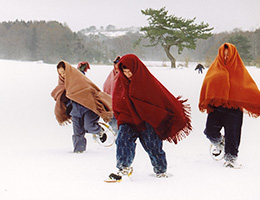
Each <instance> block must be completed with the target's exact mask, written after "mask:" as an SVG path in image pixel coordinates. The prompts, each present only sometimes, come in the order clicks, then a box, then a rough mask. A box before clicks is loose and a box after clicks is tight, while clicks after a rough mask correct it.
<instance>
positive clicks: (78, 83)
mask: <svg viewBox="0 0 260 200" xmlns="http://www.w3.org/2000/svg"><path fill="white" fill-rule="evenodd" d="M62 62H63V63H64V64H65V78H63V77H61V76H60V75H59V82H58V86H57V87H56V88H55V89H54V90H53V91H52V93H51V95H52V97H53V98H54V99H55V101H56V105H55V115H56V119H57V121H58V122H59V123H60V124H61V123H63V122H66V121H67V120H69V118H70V117H69V116H67V115H66V107H65V105H64V103H63V102H61V97H62V94H63V92H64V91H66V97H67V98H68V99H70V100H72V101H75V102H77V103H78V104H80V105H82V106H85V107H86V108H88V109H90V110H92V111H93V112H95V113H96V114H98V115H99V116H100V117H102V118H103V119H104V121H106V122H107V121H110V118H111V117H112V116H113V112H112V98H111V96H110V95H108V94H106V93H104V92H102V91H101V90H100V89H99V88H98V87H97V86H96V85H95V84H94V83H93V82H92V81H91V80H89V79H88V78H87V77H86V76H84V75H83V74H82V73H81V72H80V71H79V70H77V69H76V68H74V67H72V66H71V65H70V64H69V63H67V62H65V61H61V62H59V64H60V63H62ZM59 64H58V65H59Z"/></svg>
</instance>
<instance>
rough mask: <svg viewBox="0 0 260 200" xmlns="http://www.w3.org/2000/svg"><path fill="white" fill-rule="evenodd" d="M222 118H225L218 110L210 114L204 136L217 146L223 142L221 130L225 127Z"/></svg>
mask: <svg viewBox="0 0 260 200" xmlns="http://www.w3.org/2000/svg"><path fill="white" fill-rule="evenodd" d="M222 118H223V116H222V115H221V112H219V111H218V110H214V111H213V112H211V113H209V114H208V117H207V122H206V128H205V130H204V134H205V135H206V137H207V138H208V139H209V140H210V142H212V143H215V144H216V143H220V141H221V133H220V130H221V129H222V127H223V124H222Z"/></svg>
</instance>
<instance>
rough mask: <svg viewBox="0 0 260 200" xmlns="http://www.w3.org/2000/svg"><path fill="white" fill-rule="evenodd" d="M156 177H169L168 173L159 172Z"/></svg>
mask: <svg viewBox="0 0 260 200" xmlns="http://www.w3.org/2000/svg"><path fill="white" fill-rule="evenodd" d="M156 177H157V178H168V175H167V174H166V173H159V174H156Z"/></svg>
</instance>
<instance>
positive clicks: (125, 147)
mask: <svg viewBox="0 0 260 200" xmlns="http://www.w3.org/2000/svg"><path fill="white" fill-rule="evenodd" d="M146 127H147V129H146V130H145V131H142V132H137V131H134V130H133V128H132V127H131V126H129V125H127V124H124V125H120V127H119V132H118V136H117V139H116V145H117V151H116V158H117V168H118V169H123V168H124V167H130V166H131V164H132V162H133V160H134V157H135V149H136V139H137V138H139V140H140V142H141V144H142V146H143V148H144V150H145V151H146V152H147V153H148V155H149V157H150V160H151V163H152V165H153V167H154V172H155V173H164V172H166V169H167V161H166V156H165V152H164V151H163V149H162V145H163V142H162V140H161V139H160V138H159V136H158V135H157V134H156V133H155V131H154V129H153V128H152V127H151V126H150V125H149V124H146Z"/></svg>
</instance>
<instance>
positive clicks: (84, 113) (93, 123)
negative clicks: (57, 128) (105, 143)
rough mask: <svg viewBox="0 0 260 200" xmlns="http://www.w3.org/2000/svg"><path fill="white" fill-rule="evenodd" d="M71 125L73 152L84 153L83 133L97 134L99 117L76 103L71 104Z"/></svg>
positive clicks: (85, 141)
mask: <svg viewBox="0 0 260 200" xmlns="http://www.w3.org/2000/svg"><path fill="white" fill-rule="evenodd" d="M70 115H71V117H72V123H73V133H74V134H73V135H72V141H73V146H74V152H77V151H85V150H86V144H87V140H86V138H85V133H92V134H98V133H99V132H100V130H101V127H100V125H99V124H98V121H99V118H100V117H99V115H97V114H96V113H94V112H93V111H92V110H90V109H88V108H86V107H84V106H82V105H80V104H78V103H76V102H72V110H71V112H70Z"/></svg>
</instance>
